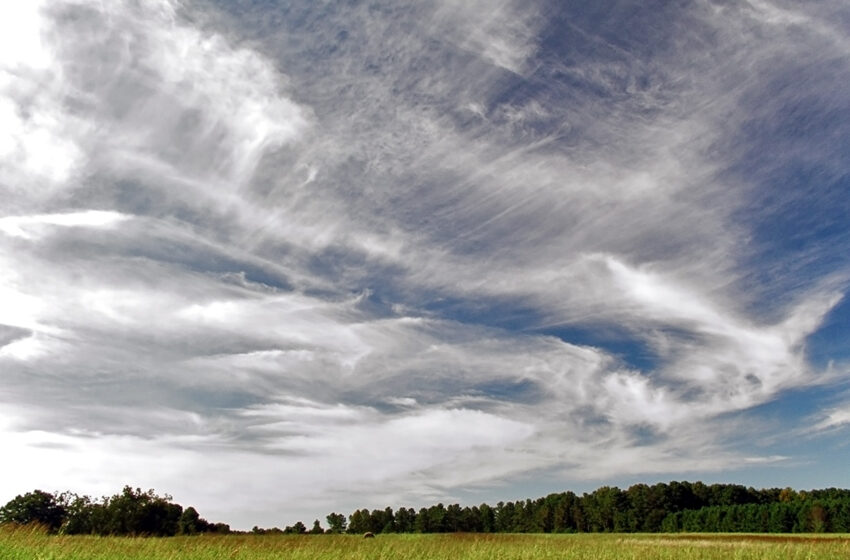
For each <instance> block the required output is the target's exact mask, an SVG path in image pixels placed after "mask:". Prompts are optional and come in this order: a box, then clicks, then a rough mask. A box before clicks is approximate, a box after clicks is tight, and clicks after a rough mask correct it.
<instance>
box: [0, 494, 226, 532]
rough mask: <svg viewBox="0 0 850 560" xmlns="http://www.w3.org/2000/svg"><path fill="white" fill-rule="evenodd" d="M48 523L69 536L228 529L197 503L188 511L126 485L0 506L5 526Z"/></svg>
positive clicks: (50, 528) (24, 499) (16, 500)
mask: <svg viewBox="0 0 850 560" xmlns="http://www.w3.org/2000/svg"><path fill="white" fill-rule="evenodd" d="M2 523H15V524H19V525H27V524H30V523H37V524H40V525H43V526H45V527H46V528H47V530H48V531H49V532H51V533H61V534H67V535H81V534H82V535H134V536H136V535H147V536H159V537H167V536H173V535H195V534H198V533H229V532H230V527H229V526H228V525H226V524H224V523H210V522H209V521H207V520H205V519H203V518H202V517H201V516H200V515H199V514H198V512H197V511H196V510H195V508H193V507H187V508H186V509H183V506H181V505H180V504H175V503H173V502H172V501H171V496H168V495H165V496H158V495H157V494H156V493H154V491H153V490H148V491H147V492H142V490H141V489H139V488H135V489H134V488H131V487H130V486H125V487H124V489H123V490H122V491H121V493H120V494H116V495H114V496H108V497H104V498H101V499H100V500H93V499H92V498H90V497H88V496H78V495H76V494H72V493H70V492H64V493H62V494H58V493H53V494H50V493H48V492H44V491H42V490H35V491H33V492H29V493H27V494H23V495H19V496H16V497H15V498H13V499H12V500H11V501H9V502H8V503H7V504H6V505H5V506H3V507H2V508H0V524H2Z"/></svg>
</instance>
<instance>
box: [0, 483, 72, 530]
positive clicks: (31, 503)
mask: <svg viewBox="0 0 850 560" xmlns="http://www.w3.org/2000/svg"><path fill="white" fill-rule="evenodd" d="M65 515H66V508H65V504H64V503H63V501H62V500H61V499H60V497H59V496H57V495H55V494H48V493H47V492H44V491H42V490H35V491H33V492H29V493H28V494H24V495H22V496H15V498H13V499H12V500H11V501H10V502H9V503H7V504H6V505H5V506H3V507H2V508H0V523H17V524H19V525H27V524H29V523H38V524H41V525H44V526H45V527H47V529H48V530H49V531H51V532H56V531H57V530H58V529H59V527H61V526H62V522H63V521H64V520H65Z"/></svg>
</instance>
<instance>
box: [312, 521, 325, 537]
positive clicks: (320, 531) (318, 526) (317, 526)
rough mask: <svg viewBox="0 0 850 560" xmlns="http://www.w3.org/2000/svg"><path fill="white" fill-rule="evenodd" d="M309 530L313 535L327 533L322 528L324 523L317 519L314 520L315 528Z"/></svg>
mask: <svg viewBox="0 0 850 560" xmlns="http://www.w3.org/2000/svg"><path fill="white" fill-rule="evenodd" d="M309 532H310V534H311V535H323V534H324V533H325V530H324V529H322V525H321V524H320V523H319V520H318V519H316V520H315V521H313V528H312V529H310V531H309Z"/></svg>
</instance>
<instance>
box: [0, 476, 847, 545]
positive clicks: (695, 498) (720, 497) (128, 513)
mask: <svg viewBox="0 0 850 560" xmlns="http://www.w3.org/2000/svg"><path fill="white" fill-rule="evenodd" d="M326 520H327V525H328V528H327V529H325V528H323V527H322V526H321V524H320V523H319V521H318V520H315V521H314V522H313V525H312V528H310V529H308V528H307V526H306V525H305V524H304V523H302V522H301V521H298V522H296V523H295V524H293V525H291V526H287V527H286V528H284V529H279V528H277V527H274V528H271V529H262V528H259V527H256V526H255V527H254V528H253V529H252V531H251V532H252V533H255V534H270V533H272V534H273V533H284V534H315V535H318V534H326V533H352V534H362V533H367V532H370V533H375V534H377V533H448V532H468V533H591V532H623V533H629V532H642V533H656V532H680V531H687V532H748V533H802V532H806V533H808V532H814V533H819V532H842V533H844V532H850V490H843V489H836V488H828V489H825V490H811V491H799V492H798V491H795V490H793V489H791V488H784V489H779V488H768V489H760V490H756V489H754V488H750V487H745V486H741V485H736V484H711V485H707V484H704V483H702V482H694V483H691V482H675V481H674V482H670V483H659V484H654V485H651V486H650V485H647V484H635V485H633V486H630V487H629V488H628V489H626V490H621V489H619V488H617V487H612V486H603V487H601V488H598V489H597V490H595V491H593V492H590V493H584V494H582V495H581V496H579V495H577V494H575V493H573V492H561V493H556V494H549V495H548V496H546V497H543V498H538V499H536V500H531V499H529V500H520V501H516V502H499V503H498V504H496V505H495V506H490V505H488V504H486V503H484V504H481V505H479V506H472V507H469V506H463V507H462V506H460V505H459V504H451V505H449V506H444V505H443V504H436V505H432V506H430V507H423V508H420V509H419V510H418V511H417V510H415V509H413V508H407V507H401V508H398V509H397V510H393V508H391V507H386V508H384V509H373V510H371V511H370V510H369V509H365V508H364V509H358V510H356V511H354V512H353V513H351V514H350V515H348V516H346V515H343V514H341V513H336V512H334V513H331V514H329V515H328V516H327V517H326ZM0 523H17V524H27V523H39V524H41V525H43V526H45V527H46V528H47V529H48V530H49V531H50V532H53V533H62V534H94V535H136V536H138V535H149V536H173V535H196V534H200V533H230V532H232V531H231V529H230V527H229V526H228V525H227V524H224V523H210V522H208V521H206V520H205V519H203V518H202V517H200V515H199V514H198V512H197V511H196V510H195V508H193V507H187V508H185V509H184V508H183V507H182V506H181V505H180V504H176V503H173V501H172V499H171V497H170V496H168V495H166V496H158V495H157V494H156V493H155V492H154V491H153V490H148V491H146V492H143V491H141V490H140V489H138V488H135V489H134V488H131V487H130V486H125V487H124V489H123V490H122V492H121V493H119V494H116V495H114V496H110V497H104V498H102V499H100V500H93V499H91V498H89V497H88V496H78V495H76V494H72V493H69V492H65V493H62V494H58V493H54V494H49V493H47V492H43V491H41V490H36V491H34V492H30V493H28V494H24V495H20V496H16V497H15V498H14V499H12V500H11V501H10V502H8V503H7V504H6V505H5V506H3V507H2V508H0Z"/></svg>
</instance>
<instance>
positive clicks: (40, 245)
mask: <svg viewBox="0 0 850 560" xmlns="http://www.w3.org/2000/svg"><path fill="white" fill-rule="evenodd" d="M258 6H259V5H258ZM753 6H755V7H753ZM4 9H5V10H7V13H6V14H4V15H5V16H8V17H0V21H4V22H5V21H12V20H14V21H19V22H20V27H19V28H18V27H15V29H21V30H23V31H24V32H23V33H21V34H17V32H15V33H14V34H13V33H10V34H7V35H3V34H0V35H3V38H2V39H0V40H2V41H5V42H7V43H8V42H11V43H10V44H14V45H18V46H19V47H20V48H17V49H5V48H4V49H0V52H2V53H3V54H2V55H0V57H2V58H0V65H1V66H0V70H2V73H0V123H2V124H4V125H5V126H3V127H2V129H3V130H4V132H5V136H3V137H2V138H0V182H2V184H3V186H4V187H6V188H7V191H8V193H11V194H10V195H9V196H7V197H5V198H3V199H2V200H0V211H1V212H0V214H2V215H0V233H2V235H0V301H2V306H0V343H2V344H3V346H0V368H2V371H3V378H4V383H3V388H2V390H0V399H2V401H3V402H4V403H7V404H10V407H8V408H6V406H5V404H4V415H3V416H2V417H0V430H2V434H3V438H4V441H7V442H8V446H7V448H8V449H9V453H13V454H15V455H17V456H20V457H21V458H22V459H21V461H20V463H19V464H21V465H36V464H37V465H38V468H32V469H28V468H24V467H21V468H20V469H19V471H18V472H15V473H13V474H14V476H10V477H8V480H7V481H6V483H5V485H3V486H1V487H0V494H3V495H5V494H10V495H14V494H15V493H20V492H22V491H26V490H28V489H29V487H30V486H32V487H36V486H39V487H42V486H48V487H49V486H51V485H56V484H60V483H59V482H55V481H61V484H65V485H66V486H70V487H71V489H73V490H77V491H84V492H89V493H93V494H95V495H99V494H103V493H108V492H112V491H114V490H115V489H116V488H120V486H121V485H123V484H125V483H130V484H133V485H141V486H146V487H147V486H152V487H155V488H157V489H158V490H161V491H167V492H170V493H172V494H174V495H175V497H176V498H177V499H179V500H181V501H183V502H184V503H192V504H193V505H196V506H197V507H199V508H200V509H201V511H203V512H204V515H205V516H206V517H208V518H216V519H222V520H225V521H228V522H231V523H233V524H234V525H235V526H239V527H248V526H252V525H255V524H260V525H281V524H284V523H289V522H290V521H287V519H290V518H294V517H296V516H303V517H305V518H313V517H316V516H321V515H323V514H324V513H326V512H327V511H330V510H344V509H345V508H348V509H352V508H353V507H362V506H363V505H365V504H364V502H368V505H369V507H372V506H375V507H378V506H384V505H386V504H388V503H392V504H398V505H400V504H401V503H408V504H412V505H420V504H421V505H424V504H425V503H427V502H428V501H430V500H444V501H445V500H450V499H456V498H455V497H456V496H457V494H458V489H459V488H482V487H488V486H492V485H499V484H510V483H512V482H514V481H516V480H519V479H521V478H522V477H523V476H528V475H529V473H541V472H545V473H554V474H553V475H552V476H554V477H555V478H556V479H557V480H558V481H559V483H564V484H566V483H567V482H568V481H575V480H603V479H607V478H616V477H628V476H639V475H652V474H659V475H660V474H664V473H687V472H706V471H711V470H715V471H724V470H728V469H731V468H738V467H743V466H746V465H754V464H761V463H773V462H776V461H779V462H781V458H782V457H784V456H785V455H784V454H782V453H775V452H774V450H772V449H763V450H762V449H760V450H759V451H763V453H755V452H753V451H752V449H751V448H750V447H751V446H750V447H748V446H747V445H745V444H744V445H741V444H740V441H741V440H742V439H745V440H747V441H752V440H753V439H755V438H756V436H755V435H753V434H752V432H751V430H750V429H748V428H747V427H746V426H745V425H743V424H742V421H741V420H740V419H739V418H736V417H735V415H736V414H737V413H741V412H747V411H750V412H751V411H753V410H754V407H757V406H758V405H762V404H765V403H769V402H771V401H774V400H775V399H779V398H782V396H783V395H784V394H785V393H784V392H785V391H787V390H789V389H795V388H797V389H798V388H802V387H806V386H809V385H814V384H819V383H825V382H828V381H829V380H830V379H834V377H835V376H834V374H830V373H829V372H823V371H819V370H817V368H815V367H813V366H812V365H810V364H809V362H808V361H807V355H806V340H807V338H808V337H809V336H810V335H811V334H812V333H814V332H816V331H817V330H818V328H819V327H820V325H821V324H822V322H823V320H824V317H825V316H826V315H827V314H828V313H830V312H831V311H832V310H834V309H835V308H836V306H837V305H838V303H839V302H840V301H841V298H842V296H843V294H844V292H845V291H846V274H847V269H846V267H844V268H842V266H843V265H841V261H840V260H839V261H836V260H834V259H833V260H830V259H826V258H825V257H824V255H828V253H825V252H824V251H825V250H826V249H824V247H826V246H827V245H828V244H827V243H826V242H823V241H820V240H818V239H814V240H810V242H809V243H808V244H806V243H803V244H802V245H803V248H801V249H799V250H794V251H793V252H791V253H787V254H786V253H784V252H782V251H779V252H778V254H777V253H776V252H772V251H769V250H768V248H769V247H770V245H769V240H766V239H764V238H763V234H762V233H761V230H760V229H759V228H761V227H763V226H764V225H765V224H769V223H772V222H774V221H775V220H779V221H780V222H781V221H782V220H780V218H782V217H783V216H785V214H783V210H782V209H783V208H786V207H789V206H794V205H795V204H796V203H798V202H799V201H800V200H802V199H803V198H804V197H805V195H806V193H807V192H810V191H805V188H804V187H803V186H801V187H800V188H801V189H803V190H804V191H805V192H803V193H802V194H801V193H797V192H792V191H793V189H791V188H788V189H781V188H779V187H777V186H776V185H775V184H770V185H765V184H762V183H761V182H760V181H761V180H762V179H760V178H756V177H754V176H753V175H751V174H750V173H749V172H748V171H747V170H742V167H745V164H746V162H747V160H746V158H742V157H741V156H740V154H741V153H748V154H751V153H756V152H760V151H764V152H768V153H771V154H775V156H776V158H778V159H782V158H785V157H786V156H788V157H793V158H803V156H805V158H810V159H808V160H807V161H817V162H819V163H823V164H824V167H829V166H833V167H836V168H838V169H839V170H840V169H843V167H842V166H843V163H842V161H843V160H841V159H840V158H836V157H834V154H833V153H832V152H829V151H828V150H827V151H825V152H823V153H822V154H820V155H818V154H811V153H808V152H806V153H804V150H803V148H804V146H803V147H801V145H802V144H805V143H804V142H801V141H799V139H798V137H797V136H796V135H795V134H789V133H787V132H786V133H785V134H777V135H765V134H760V133H758V131H756V132H755V133H753V132H752V131H749V132H748V131H747V130H745V129H747V125H746V124H739V123H749V124H750V125H752V124H753V123H754V122H762V121H770V122H773V121H776V122H782V121H783V119H784V118H785V117H784V116H783V115H784V114H785V113H784V110H785V108H786V107H787V103H790V101H791V100H792V99H793V98H796V97H801V96H802V97H806V99H807V100H808V102H810V103H811V104H812V106H813V107H816V108H817V107H826V108H829V107H834V106H840V105H841V104H842V103H845V102H846V96H843V94H842V93H841V91H840V90H841V87H843V84H841V83H839V82H840V80H839V78H840V77H841V76H843V73H846V70H847V65H846V64H845V63H843V62H835V60H839V59H838V58H835V57H837V56H838V55H839V53H840V52H843V51H841V49H842V48H843V47H842V44H841V43H840V42H836V41H835V40H834V38H832V37H831V36H830V35H829V34H828V33H826V32H825V31H824V29H826V28H827V27H828V25H827V24H826V23H822V22H823V21H824V19H823V17H822V15H821V14H820V13H817V14H814V15H807V16H806V17H803V16H801V15H794V14H790V15H789V14H787V13H786V11H787V10H786V11H782V10H780V8H777V7H775V6H774V5H773V4H769V5H768V4H767V3H761V4H758V5H757V4H752V5H751V6H750V7H749V8H746V7H743V8H740V9H735V8H734V7H715V6H711V5H708V4H700V5H695V6H691V7H688V8H681V7H680V8H676V9H673V8H668V10H669V11H665V12H664V13H663V14H662V15H659V16H655V15H653V16H651V17H650V16H649V15H642V16H641V17H638V18H637V19H636V20H635V21H633V22H632V23H631V24H630V26H629V27H628V29H627V28H625V27H622V26H621V25H620V24H618V23H617V22H618V21H620V20H621V19H622V18H623V17H624V15H623V12H622V10H621V11H617V10H614V11H612V12H611V13H608V14H606V15H605V16H604V17H603V16H601V15H599V14H598V13H597V12H595V11H594V10H586V11H570V9H568V8H566V7H562V9H563V10H565V11H563V12H562V13H560V14H554V13H553V14H549V13H546V9H547V8H546V7H545V6H542V5H538V4H533V5H530V6H526V5H523V6H519V5H518V4H515V3H511V2H502V3H498V4H497V5H491V4H488V5H487V6H483V5H482V4H481V3H460V4H458V3H451V2H437V3H434V4H430V3H424V4H419V5H416V6H412V7H398V6H393V5H389V4H380V3H379V4H375V5H372V6H335V5H321V4H311V3H304V4H296V5H293V6H289V7H274V6H263V7H254V8H247V7H246V8H245V9H244V10H243V9H242V8H241V7H240V8H239V10H236V9H235V8H233V7H232V6H229V5H224V6H214V5H212V4H208V3H205V2H197V3H185V4H176V3H171V2H116V3H111V4H108V5H107V4H103V3H99V2H87V1H74V2H71V1H68V2H59V3H50V4H49V5H48V4H46V3H45V4H34V3H33V4H27V6H26V7H15V8H14V10H12V8H11V7H9V8H4ZM824 9H826V8H824ZM229 10H230V11H229ZM264 10H270V11H264ZM776 10H780V11H776ZM13 12H14V13H13ZM783 14H784V15H783ZM786 16H787V17H786ZM791 16H794V17H791ZM655 17H663V18H664V25H660V24H658V21H657V20H655V19H653V18H655ZM642 18H650V20H651V21H649V20H645V19H642ZM777 18H778V19H777ZM789 18H790V19H789ZM606 22H607V23H606ZM656 24H658V25H656ZM823 26H827V27H823ZM565 29H566V30H568V31H569V32H568V33H566V32H564V30H565ZM644 35H647V37H649V38H646V37H644ZM819 52H823V53H826V54H824V55H823V57H821V56H820V55H819V54H818V53H819ZM830 57H831V58H830ZM797 60H802V61H809V62H811V67H812V68H811V69H810V72H812V73H813V74H812V75H813V76H816V77H817V78H818V81H817V82H816V84H815V85H813V86H811V87H810V86H809V85H807V84H806V83H800V84H793V83H792V84H791V85H786V89H785V90H782V91H779V92H778V93H777V92H773V91H771V90H770V87H769V84H771V83H777V82H782V80H783V79H785V78H787V76H785V69H784V67H783V66H782V65H781V64H780V65H777V64H776V62H777V61H786V62H788V63H789V64H790V63H791V62H792V61H797ZM830 61H833V62H832V63H830ZM795 64H797V62H795ZM831 64H832V66H831ZM833 66H834V67H835V70H836V73H835V76H836V77H830V76H831V74H830V75H827V74H828V72H827V69H830V68H832V67H833ZM830 71H832V70H830ZM839 120H840V119H839ZM841 126H843V125H841ZM755 128H756V129H757V128H758V127H755ZM839 128H840V126H839ZM753 157H754V159H753V161H754V162H755V163H754V165H755V166H756V167H758V169H760V170H767V171H769V173H766V174H765V176H769V177H784V178H785V179H787V180H789V181H790V180H792V179H793V174H790V173H786V172H781V170H779V171H777V167H776V164H775V162H770V161H766V160H762V159H757V158H755V156H753ZM771 157H773V156H771ZM783 173H784V174H783ZM776 174H778V175H776ZM777 184H778V183H777ZM765 193H771V194H770V197H772V198H771V199H770V201H769V203H766V204H764V206H763V207H762V205H760V204H759V201H761V200H763V199H764V197H765V196H767V195H766V194H765ZM815 198H817V197H815ZM833 202H834V204H833V205H834V206H835V205H838V204H840V201H837V199H835V200H834V201H833ZM814 209H815V210H819V211H818V212H814V213H813V215H814V217H813V220H814V221H818V220H819V219H823V221H825V222H829V220H830V219H831V218H829V214H824V213H823V212H824V211H823V209H819V208H814ZM794 223H795V224H796V223H798V222H794ZM827 225H829V224H828V223H827ZM838 229H840V227H839V228H838ZM845 229H846V228H845ZM780 237H782V238H783V239H787V238H788V236H786V235H784V234H783V235H780ZM829 239H830V240H832V241H833V242H836V240H838V241H840V240H841V239H842V238H841V237H840V233H839V234H836V237H831V238H829ZM838 245H839V246H840V243H838ZM788 255H792V256H791V257H789V256H788ZM797 257H799V259H798V258H797ZM801 263H815V264H818V266H819V267H820V268H810V269H802V268H800V267H801V266H802V264H801ZM836 263H837V264H836ZM807 271H808V272H807ZM775 294H780V295H781V297H773V296H775ZM587 333H592V335H593V336H589V335H587ZM638 354H642V355H644V356H647V358H646V359H644V360H640V359H637V358H636V355H638ZM12 404H14V406H11V405H12ZM836 411H838V409H836ZM753 414H755V415H757V412H754V413H753ZM825 418H826V419H824V420H822V421H820V422H821V423H820V424H819V426H820V425H822V426H823V428H822V429H825V428H826V427H832V426H837V425H839V424H841V423H842V422H843V420H842V418H843V417H842V416H841V415H840V414H838V412H835V413H834V414H832V413H830V415H828V416H827V417H825ZM760 426H761V424H760ZM765 429H770V427H769V426H767V427H765ZM741 434H746V437H744V436H742V435H741ZM747 438H749V439H747ZM21 485H23V486H21ZM234 487H239V488H240V492H239V495H238V496H234V495H233V494H234V493H233V488H234ZM324 510H327V511H324Z"/></svg>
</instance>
